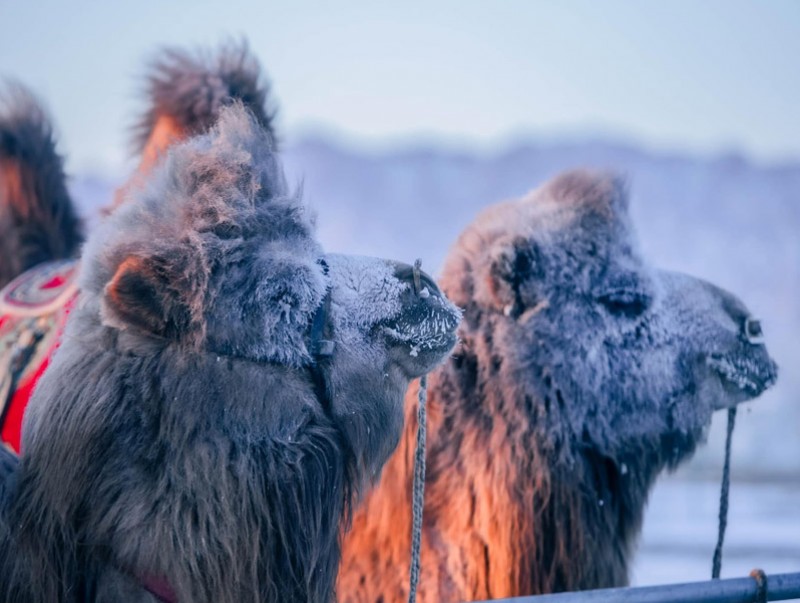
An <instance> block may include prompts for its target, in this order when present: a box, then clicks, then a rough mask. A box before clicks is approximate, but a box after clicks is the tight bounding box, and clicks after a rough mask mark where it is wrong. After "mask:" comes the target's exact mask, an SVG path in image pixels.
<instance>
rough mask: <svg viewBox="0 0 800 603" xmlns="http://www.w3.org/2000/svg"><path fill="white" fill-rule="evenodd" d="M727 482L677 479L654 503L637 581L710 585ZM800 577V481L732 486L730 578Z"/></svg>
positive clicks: (660, 489)
mask: <svg viewBox="0 0 800 603" xmlns="http://www.w3.org/2000/svg"><path fill="white" fill-rule="evenodd" d="M719 490H720V484H719V483H718V482H711V481H696V480H690V479H687V478H686V477H683V476H680V475H675V476H668V477H665V478H663V479H662V480H661V481H660V482H659V484H658V485H657V486H656V489H655V490H654V491H653V493H652V496H651V498H650V505H649V507H648V510H647V514H646V516H645V522H644V530H643V534H642V539H641V542H640V546H639V552H638V555H637V558H636V562H635V564H634V570H633V576H632V578H633V579H632V583H633V584H634V585H636V586H644V585H650V584H668V583H678V582H694V581H699V580H708V579H709V578H710V577H711V558H712V555H713V552H714V546H715V544H716V540H717V514H718V511H719ZM756 567H759V568H761V569H763V570H764V571H765V572H766V573H767V574H768V575H769V574H770V573H783V572H800V480H797V481H794V482H791V483H787V482H783V483H781V482H767V483H764V482H761V483H759V482H749V483H742V482H737V481H736V480H733V481H732V483H731V497H730V508H729V515H728V530H727V533H726V538H725V547H724V549H723V555H722V577H723V578H733V577H742V576H746V575H747V574H748V573H749V572H750V570H751V569H753V568H756Z"/></svg>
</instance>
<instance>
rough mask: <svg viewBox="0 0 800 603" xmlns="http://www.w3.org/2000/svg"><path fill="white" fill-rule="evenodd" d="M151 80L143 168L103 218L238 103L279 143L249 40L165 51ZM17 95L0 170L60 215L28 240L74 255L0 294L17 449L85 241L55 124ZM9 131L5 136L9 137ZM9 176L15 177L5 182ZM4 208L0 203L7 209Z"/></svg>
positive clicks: (6, 418) (8, 434)
mask: <svg viewBox="0 0 800 603" xmlns="http://www.w3.org/2000/svg"><path fill="white" fill-rule="evenodd" d="M145 81H146V86H145V91H144V96H145V98H146V107H145V109H144V111H143V112H142V115H141V117H140V118H139V119H138V120H137V124H136V126H135V128H134V133H135V136H134V138H135V145H134V146H135V148H136V151H137V152H138V153H139V156H140V159H139V165H138V167H137V168H136V170H135V171H134V174H133V175H132V176H131V177H130V178H129V180H128V181H127V182H126V183H125V184H124V185H123V186H122V187H120V189H118V190H117V192H116V193H115V199H114V202H113V203H112V204H111V206H110V207H109V208H108V209H107V210H105V212H104V213H105V214H106V215H107V214H108V213H110V212H111V211H113V209H114V208H115V207H117V206H118V205H120V204H121V203H122V202H124V200H125V199H126V197H127V196H128V195H130V194H131V193H132V192H133V191H135V189H136V188H137V187H138V186H139V185H140V184H141V182H142V181H143V180H144V179H146V178H147V175H148V174H149V173H150V171H151V170H152V169H153V167H154V166H155V165H156V164H157V163H158V161H159V160H160V159H161V158H163V156H164V155H165V154H166V153H167V152H168V150H169V147H170V146H171V145H173V144H176V143H178V142H180V141H182V140H185V139H186V138H187V137H189V136H192V135H196V134H202V133H204V132H205V131H206V130H208V129H209V128H210V127H211V126H212V125H213V124H214V123H215V122H216V120H217V118H218V116H219V112H220V110H221V109H222V108H223V107H226V106H228V105H230V104H231V103H232V102H233V101H235V100H238V101H240V102H242V103H244V105H245V106H246V107H247V108H248V109H249V110H250V111H251V113H252V114H253V116H254V117H255V119H256V121H257V122H258V123H259V125H260V126H261V127H262V128H263V129H264V131H265V132H266V133H267V134H268V135H269V136H270V137H271V138H272V139H273V144H274V143H275V139H276V135H275V131H274V127H273V119H274V114H275V110H274V109H272V108H271V107H270V105H271V104H272V102H271V100H270V98H269V84H268V82H267V80H266V78H265V77H264V75H263V73H262V70H261V67H260V65H259V63H258V60H257V59H256V58H255V57H254V56H253V55H252V54H251V53H250V51H249V49H248V47H247V45H246V44H245V43H239V44H224V45H222V46H220V47H219V48H217V49H214V50H211V49H205V48H201V49H197V50H192V51H190V50H185V49H180V48H172V47H169V48H164V49H161V50H160V51H159V52H158V53H157V54H156V55H155V57H154V58H153V60H152V62H151V64H150V67H149V69H148V72H147V77H146V78H145ZM12 91H14V93H13V94H10V95H8V96H9V98H12V99H16V101H15V103H14V104H13V107H14V110H13V111H9V116H10V117H8V118H0V138H2V141H13V145H12V144H11V142H8V143H6V142H3V143H2V144H3V145H5V146H3V147H2V148H5V149H6V151H5V155H4V151H3V150H2V148H0V169H3V166H6V167H5V171H4V172H0V182H6V183H14V182H17V183H24V187H23V186H21V185H17V186H15V187H12V186H6V189H7V191H10V193H9V194H8V195H7V197H8V198H10V199H12V200H13V204H12V206H19V207H22V208H26V209H25V211H27V212H30V211H31V208H37V207H47V208H50V209H49V210H48V211H49V212H50V213H47V212H43V211H40V212H38V213H37V214H36V215H39V214H40V213H41V214H43V215H50V214H56V215H59V216H61V219H60V222H59V223H63V225H62V227H61V232H57V230H58V229H57V228H56V227H55V226H47V223H46V222H45V223H44V225H43V220H42V219H37V220H36V221H34V222H32V227H31V228H30V229H29V230H30V233H31V234H30V236H28V237H27V238H28V239H30V240H31V241H39V240H41V241H43V242H42V243H41V245H39V247H42V246H45V247H46V246H47V245H49V246H51V247H54V248H59V249H60V248H64V249H65V250H68V253H66V251H65V252H64V253H61V254H58V255H53V254H49V255H48V254H45V253H38V254H36V255H35V257H33V258H32V259H30V260H29V261H25V262H24V266H19V267H18V268H14V269H13V270H11V272H10V275H11V276H16V275H17V274H19V273H20V272H21V269H22V268H29V269H28V270H27V271H25V272H24V273H22V274H21V276H19V278H18V279H17V280H16V281H14V283H12V284H10V285H8V287H7V288H6V289H5V290H0V425H1V426H2V432H0V437H1V438H2V441H3V443H5V444H6V445H8V446H10V447H11V448H12V449H13V450H15V451H17V452H18V451H19V446H20V429H21V426H22V416H23V413H24V410H25V408H26V406H27V404H28V400H29V399H30V396H31V393H32V392H33V389H34V387H35V385H36V383H37V382H38V380H39V377H40V376H41V375H42V374H43V372H44V371H45V370H46V368H47V365H48V362H49V360H50V357H51V356H52V355H53V352H54V351H55V349H56V347H57V345H58V342H59V339H60V335H61V332H62V330H63V328H64V323H65V321H66V318H67V314H68V312H69V309H70V307H71V305H72V304H73V303H74V300H75V298H76V295H77V269H78V261H77V259H76V257H75V256H76V255H77V246H78V244H79V242H80V238H79V237H77V235H75V234H71V233H72V232H73V230H74V228H75V227H76V226H75V224H76V222H75V219H74V210H73V209H72V208H73V203H72V200H71V199H70V197H69V193H68V191H67V189H66V186H65V184H64V173H63V169H62V167H61V165H62V161H61V158H60V157H58V155H57V154H56V151H55V147H54V141H53V137H52V135H51V134H50V133H51V131H52V127H51V126H50V125H49V123H48V122H47V121H46V120H45V117H44V113H43V111H42V110H41V109H40V108H39V107H38V105H37V104H36V103H35V102H33V97H32V96H31V95H30V94H28V93H26V92H24V90H22V89H21V88H20V87H19V86H14V87H12ZM4 131H6V132H8V134H2V133H3V132H4ZM12 134H13V136H12ZM20 150H24V151H25V152H24V153H21V152H20ZM15 154H16V156H19V157H24V158H25V162H24V163H23V162H22V161H21V160H20V161H16V162H15V163H11V162H10V160H9V161H6V162H5V163H4V162H3V159H2V157H4V156H12V155H15ZM12 168H13V169H14V170H16V171H12ZM3 174H6V175H8V174H11V176H13V177H7V178H5V179H3V176H2V175H3ZM2 198H4V197H3V193H2V192H0V200H1V199H2ZM2 209H3V208H2V207H1V206H0V212H2ZM0 223H2V220H0ZM16 232H19V229H16V230H15V233H16ZM34 235H35V236H34ZM16 236H17V235H16V234H14V236H12V235H8V238H2V237H0V250H2V246H3V245H4V242H7V243H8V245H11V244H12V243H14V242H15V241H16V240H17V239H16V238H15V237H16ZM44 242H46V244H45V243H44ZM15 244H16V243H15ZM5 255H6V257H8V258H9V259H10V261H11V262H12V263H14V264H15V265H16V264H19V262H20V261H22V260H23V259H24V258H25V256H24V254H23V253H22V252H21V251H19V252H18V251H14V250H10V249H9V250H8V253H7V254H5ZM57 258H68V259H57ZM46 260H47V261H46ZM32 265H33V266H34V267H33V268H30V266H32ZM4 266H5V265H4ZM2 272H3V268H0V274H2Z"/></svg>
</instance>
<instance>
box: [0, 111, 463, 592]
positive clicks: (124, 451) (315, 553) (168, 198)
mask: <svg viewBox="0 0 800 603" xmlns="http://www.w3.org/2000/svg"><path fill="white" fill-rule="evenodd" d="M422 279H423V282H424V283H425V285H426V287H427V288H428V291H429V293H430V295H421V294H418V292H417V291H416V290H415V288H414V287H412V285H411V283H412V281H413V278H412V273H411V271H410V268H409V267H408V266H405V265H402V264H398V263H394V262H389V261H385V260H378V259H372V258H353V257H347V256H337V255H331V254H325V253H324V252H323V250H322V249H321V248H320V246H319V245H318V243H317V242H316V241H315V240H314V238H313V219H312V216H310V215H309V210H308V209H307V208H306V207H304V206H303V205H302V204H301V203H300V201H299V199H298V197H297V196H296V195H293V194H290V193H289V191H288V190H287V186H286V183H285V181H284V177H283V174H282V172H281V169H280V166H279V164H278V161H277V158H276V155H275V154H274V153H273V151H272V144H271V137H270V136H269V135H268V134H267V133H265V132H263V131H262V130H261V129H260V128H259V126H258V123H257V121H256V120H255V119H254V118H253V117H252V116H251V115H249V114H248V113H247V112H246V111H245V110H244V109H242V107H241V106H239V105H235V106H234V107H233V108H229V109H223V114H222V117H221V121H220V124H219V126H218V127H217V128H216V129H214V130H213V131H212V132H211V133H210V134H209V135H205V136H201V137H198V138H196V139H193V140H190V141H188V142H187V143H184V144H181V145H179V146H177V147H175V148H174V149H173V150H172V151H171V152H170V153H169V155H168V157H167V160H166V161H165V162H164V163H163V164H162V165H161V166H160V167H159V168H157V169H156V171H155V172H153V174H152V176H151V180H150V183H149V184H148V185H147V186H146V187H145V188H144V189H142V190H141V191H140V192H139V193H138V195H137V196H136V198H134V199H132V200H131V202H130V203H127V204H125V205H124V206H122V207H121V208H120V209H119V210H117V211H116V212H115V213H114V214H113V215H112V216H111V217H110V218H109V219H108V220H107V221H106V222H105V223H104V224H103V225H102V227H101V228H100V229H99V230H98V231H97V232H96V233H95V234H93V236H92V238H91V239H90V240H89V242H88V244H87V249H86V252H85V254H84V256H83V265H82V275H81V296H80V299H79V302H78V304H77V307H76V309H75V310H74V311H73V314H72V315H71V317H70V321H69V323H68V326H67V330H66V332H65V335H64V340H63V344H62V346H61V348H60V349H59V350H58V352H57V353H56V355H55V357H54V360H53V363H52V365H51V367H50V369H49V370H48V371H47V373H46V374H45V376H44V377H43V378H42V380H41V381H40V383H39V385H38V388H37V390H36V393H35V395H34V397H33V399H32V401H31V403H30V406H29V408H28V412H27V414H26V419H25V421H26V423H25V431H24V436H23V456H22V458H21V462H20V468H19V470H18V475H17V478H18V485H17V489H16V493H15V496H14V502H13V506H12V508H11V510H10V517H8V518H7V521H6V522H0V528H2V529H4V530H5V542H0V550H1V551H4V554H5V557H4V558H2V559H0V563H2V566H0V581H3V582H4V584H2V586H3V588H4V591H3V594H4V595H5V596H4V597H0V598H3V600H13V601H21V602H24V601H33V602H36V603H44V602H48V603H49V602H54V601H87V600H88V601H118V600H126V601H148V602H154V601H156V599H155V597H154V596H153V595H151V594H149V593H148V592H146V591H145V589H144V587H143V585H142V584H141V583H140V582H144V581H147V578H148V577H152V578H156V579H158V581H159V582H160V583H166V584H168V585H169V586H170V587H171V588H172V590H174V592H175V594H176V598H177V600H179V601H181V602H189V601H192V602H212V601H213V602H214V603H227V602H231V603H233V602H237V603H241V602H247V601H253V602H255V601H259V602H261V601H274V602H278V601H280V602H301V601H302V602H306V601H313V602H327V601H330V600H331V599H332V597H333V586H334V579H335V575H336V569H337V564H338V559H339V533H340V526H341V521H342V519H343V518H345V517H346V516H347V514H348V508H349V505H350V504H351V503H352V502H353V499H354V497H356V496H358V494H359V492H360V491H361V490H362V488H363V487H364V486H365V485H366V484H367V483H369V482H370V481H372V480H374V479H375V478H376V477H377V476H378V475H379V471H380V467H381V465H382V464H383V462H384V461H385V459H386V458H387V457H388V456H389V454H390V453H391V451H392V450H393V448H394V447H395V445H396V443H397V441H398V438H399V436H400V433H401V425H402V401H403V394H404V392H405V390H406V388H407V386H408V383H409V381H410V380H411V379H413V378H415V377H418V376H420V375H421V374H423V373H425V372H427V371H429V370H430V369H431V368H432V367H433V366H434V365H435V364H436V363H438V362H440V361H441V360H442V359H443V358H444V357H445V356H446V355H447V353H448V352H449V351H450V350H451V348H452V346H453V345H454V343H455V329H456V326H457V324H458V320H459V313H458V311H457V310H456V309H455V307H454V306H452V305H451V304H450V303H449V302H448V301H447V300H446V299H445V298H444V297H443V296H442V294H441V293H440V292H439V290H438V289H437V288H436V286H435V285H434V284H433V283H432V282H431V281H430V279H429V278H428V277H427V276H425V275H423V276H422ZM326 291H330V309H329V312H328V314H327V324H326V327H325V330H324V335H325V337H326V338H329V339H331V340H332V341H333V342H334V344H335V347H334V349H333V353H332V355H330V356H327V357H325V358H320V359H318V361H317V362H318V367H319V371H320V374H321V375H322V388H323V389H324V392H325V395H322V396H321V397H318V395H317V394H318V387H317V386H315V384H314V380H313V379H312V375H311V371H310V366H311V364H312V362H314V359H313V356H314V350H313V349H312V345H311V339H310V334H309V331H310V328H311V327H310V325H311V324H312V323H313V318H314V316H315V315H316V312H317V311H318V309H319V308H320V307H324V306H325V304H323V300H324V297H325V295H326ZM431 325H435V327H436V328H431ZM9 525H10V526H13V530H9V529H8V526H9ZM9 532H10V533H9ZM9 551H10V554H8V552H9Z"/></svg>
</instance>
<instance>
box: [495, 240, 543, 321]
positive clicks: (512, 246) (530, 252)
mask: <svg viewBox="0 0 800 603" xmlns="http://www.w3.org/2000/svg"><path fill="white" fill-rule="evenodd" d="M542 274H543V272H542V268H541V262H540V260H539V251H538V248H537V247H536V244H535V243H533V242H532V241H529V240H527V239H524V238H522V237H515V238H514V239H512V240H507V241H502V242H500V243H499V244H498V245H496V246H495V248H494V249H493V252H492V254H491V259H490V265H489V274H488V281H489V282H488V286H489V292H490V295H491V298H492V303H493V304H494V306H495V307H496V308H497V309H498V310H500V311H502V312H503V313H504V314H505V315H506V316H512V317H514V318H516V317H517V316H519V315H520V314H522V312H523V311H524V310H525V308H527V307H530V306H532V305H534V304H535V303H536V299H535V294H534V288H535V282H534V281H535V279H536V278H539V277H541V275H542Z"/></svg>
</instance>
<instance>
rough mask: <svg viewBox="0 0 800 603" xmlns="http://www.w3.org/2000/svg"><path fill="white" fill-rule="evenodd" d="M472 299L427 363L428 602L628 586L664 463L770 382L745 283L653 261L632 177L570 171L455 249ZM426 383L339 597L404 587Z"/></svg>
mask: <svg viewBox="0 0 800 603" xmlns="http://www.w3.org/2000/svg"><path fill="white" fill-rule="evenodd" d="M440 284H441V288H442V290H443V291H444V292H445V294H446V295H447V296H448V297H449V298H450V299H451V300H453V302H454V303H456V304H457V305H458V306H460V307H461V308H463V309H464V320H463V322H462V325H461V327H460V329H459V332H458V335H459V338H460V340H461V343H460V345H459V346H458V348H457V349H456V352H455V354H454V356H453V357H452V358H450V359H449V360H448V361H447V362H446V363H445V364H444V365H443V366H441V367H440V368H439V369H437V370H436V371H434V372H433V373H432V374H431V375H430V380H429V390H428V404H429V411H428V412H429V419H428V451H429V452H428V460H427V463H428V474H427V479H426V484H425V506H424V527H423V537H422V552H421V572H422V574H421V578H420V586H419V594H418V600H419V601H422V602H424V603H433V602H436V603H448V602H457V601H474V600H485V599H495V598H503V597H514V596H521V595H533V594H542V593H551V592H558V591H567V590H583V589H593V588H604V587H617V586H625V585H627V583H628V572H629V568H630V564H631V559H632V557H633V554H634V551H635V544H636V540H637V536H638V534H639V532H640V529H641V524H642V515H643V512H644V509H645V505H646V502H647V496H648V493H649V492H650V490H651V489H652V487H653V484H654V482H655V480H656V478H657V476H658V475H659V474H660V473H661V472H662V471H664V470H665V469H673V468H675V467H676V466H678V465H679V464H680V463H681V462H683V461H685V460H687V459H688V458H690V457H691V455H692V452H693V451H694V450H695V448H696V447H697V446H698V444H700V443H701V442H702V441H703V438H704V434H705V432H706V429H707V428H708V426H709V423H710V421H711V416H712V413H713V412H714V411H715V410H717V409H722V408H726V407H730V406H732V405H736V404H738V403H741V402H743V401H745V400H750V399H752V398H755V397H756V396H758V395H760V394H761V393H762V392H763V391H764V390H765V389H766V388H768V387H770V386H771V385H772V384H773V383H774V381H775V379H776V376H777V373H776V370H777V369H776V366H775V364H774V362H773V361H772V360H771V359H770V357H769V355H768V353H767V351H766V348H765V346H764V344H763V343H762V341H761V335H762V334H761V328H760V325H759V323H758V321H756V320H755V319H753V318H752V316H751V315H750V313H749V311H748V310H747V309H746V307H745V306H744V304H743V303H742V302H741V301H739V300H738V299H737V298H736V297H734V296H733V295H732V294H730V293H728V292H726V291H724V290H722V289H720V288H718V287H715V286H713V285H711V284H709V283H707V282H704V281H702V280H699V279H696V278H692V277H690V276H687V275H683V274H678V273H671V272H665V271H660V270H657V269H655V268H654V267H652V266H650V265H649V264H647V263H646V261H645V260H644V259H643V258H642V257H641V255H640V254H639V252H638V251H637V244H636V239H635V233H634V229H633V226H632V224H631V221H630V218H629V215H628V195H627V190H626V188H625V185H624V183H623V182H622V180H621V179H619V178H618V177H614V176H612V175H609V174H604V173H595V172H591V171H574V172H570V173H567V174H564V175H562V176H560V177H557V178H556V179H555V180H553V181H551V182H549V183H547V184H545V185H544V186H543V187H541V188H539V189H538V190H536V191H534V192H532V193H530V194H528V195H527V196H525V197H524V198H522V199H520V200H516V201H509V202H506V203H502V204H500V205H497V206H494V207H491V208H489V209H487V210H485V211H484V212H483V213H482V214H480V215H479V216H478V218H477V219H476V220H475V221H474V222H473V223H472V224H471V225H470V226H469V227H468V228H467V229H466V230H465V231H464V232H463V233H462V235H461V236H460V237H459V239H458V241H457V242H456V243H455V245H454V246H453V248H452V249H451V251H450V253H449V256H448V258H447V260H446V262H445V267H444V270H443V275H442V278H441V279H440ZM416 405H417V403H416V392H415V391H413V389H412V391H410V392H409V394H408V395H407V397H406V411H405V431H404V433H403V437H402V439H401V443H400V445H399V447H398V449H397V450H396V451H395V453H394V455H393V456H392V458H391V459H390V460H389V462H388V463H387V465H386V467H385V468H384V471H383V475H382V478H381V481H380V482H379V483H378V485H377V486H376V488H375V489H374V490H373V491H372V492H370V493H369V494H368V495H367V497H366V499H365V501H364V503H363V504H362V506H361V507H360V508H359V509H358V510H357V512H356V514H355V517H354V520H353V524H352V530H351V531H350V532H349V533H347V534H345V535H344V543H343V549H342V551H343V552H342V564H341V568H340V574H339V577H338V592H339V595H340V600H341V601H343V602H348V603H355V602H368V603H379V602H380V603H392V602H400V601H404V600H406V597H407V594H408V593H407V588H408V587H407V585H408V567H409V563H408V559H409V548H410V519H409V518H410V517H411V495H410V491H411V482H412V475H413V467H412V459H413V450H414V434H415V430H416V419H415V417H416Z"/></svg>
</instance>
